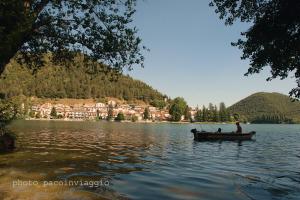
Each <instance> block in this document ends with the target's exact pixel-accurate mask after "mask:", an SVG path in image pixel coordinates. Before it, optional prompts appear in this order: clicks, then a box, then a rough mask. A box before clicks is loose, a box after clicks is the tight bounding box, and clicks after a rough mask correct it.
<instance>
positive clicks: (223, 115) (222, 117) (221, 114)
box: [219, 102, 228, 122]
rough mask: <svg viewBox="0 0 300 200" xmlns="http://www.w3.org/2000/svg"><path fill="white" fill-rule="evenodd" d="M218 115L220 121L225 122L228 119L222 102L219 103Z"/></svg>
mask: <svg viewBox="0 0 300 200" xmlns="http://www.w3.org/2000/svg"><path fill="white" fill-rule="evenodd" d="M219 109H220V110H219V117H220V121H221V122H226V121H228V113H227V108H226V106H225V103H224V102H221V103H220V108H219Z"/></svg>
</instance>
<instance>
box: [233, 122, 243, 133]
mask: <svg viewBox="0 0 300 200" xmlns="http://www.w3.org/2000/svg"><path fill="white" fill-rule="evenodd" d="M235 124H236V133H242V127H241V125H240V122H237V123H235Z"/></svg>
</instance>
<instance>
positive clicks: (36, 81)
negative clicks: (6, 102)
mask: <svg viewBox="0 0 300 200" xmlns="http://www.w3.org/2000/svg"><path fill="white" fill-rule="evenodd" d="M46 64H47V65H46V66H45V67H44V68H42V69H40V70H39V71H38V72H37V73H36V74H34V75H33V74H32V73H30V70H28V69H27V67H24V66H21V65H19V64H18V63H17V62H15V61H12V62H11V63H10V64H9V65H8V66H7V69H6V71H5V72H4V73H3V74H2V76H1V77H0V93H3V94H4V96H5V97H6V98H9V97H13V96H19V95H25V96H28V97H29V96H37V97H39V98H77V99H81V98H84V99H86V98H99V99H102V98H103V97H116V98H119V99H124V100H127V101H133V100H142V101H144V102H147V103H150V102H161V101H163V100H164V97H165V96H164V95H162V94H161V93H159V92H158V91H156V90H154V89H153V88H152V87H150V86H148V85H146V84H145V83H143V82H141V81H138V80H134V79H132V78H131V77H129V76H123V75H120V76H119V77H118V81H111V79H110V75H107V74H105V73H99V74H97V75H91V74H89V73H86V72H85V67H84V64H83V63H82V62H80V60H79V61H78V62H76V64H75V65H73V66H70V68H68V69H67V68H65V67H61V66H56V65H55V66H54V65H53V64H51V63H50V62H49V63H46Z"/></svg>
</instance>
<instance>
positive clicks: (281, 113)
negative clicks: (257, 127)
mask: <svg viewBox="0 0 300 200" xmlns="http://www.w3.org/2000/svg"><path fill="white" fill-rule="evenodd" d="M229 111H230V112H231V113H232V114H238V115H239V117H240V119H241V120H242V121H243V120H245V121H250V122H253V123H300V102H292V101H291V100H290V98H289V97H288V96H286V95H283V94H279V93H265V92H260V93H255V94H253V95H250V96H249V97H247V98H245V99H243V100H241V101H239V102H238V103H236V104H234V105H232V106H231V107H229Z"/></svg>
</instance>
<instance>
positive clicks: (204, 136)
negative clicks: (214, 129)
mask: <svg viewBox="0 0 300 200" xmlns="http://www.w3.org/2000/svg"><path fill="white" fill-rule="evenodd" d="M191 132H192V133H193V134H194V140H196V141H214V140H231V141H233V140H239V141H242V140H251V139H252V137H253V135H255V132H254V131H253V132H250V133H232V132H230V133H211V132H200V131H197V130H196V131H195V129H192V130H191Z"/></svg>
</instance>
